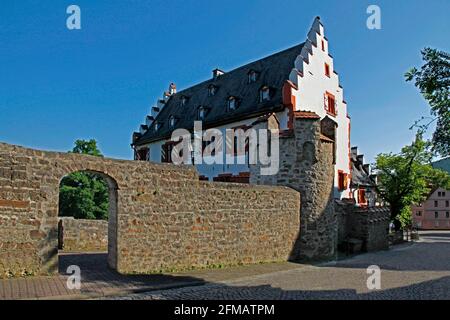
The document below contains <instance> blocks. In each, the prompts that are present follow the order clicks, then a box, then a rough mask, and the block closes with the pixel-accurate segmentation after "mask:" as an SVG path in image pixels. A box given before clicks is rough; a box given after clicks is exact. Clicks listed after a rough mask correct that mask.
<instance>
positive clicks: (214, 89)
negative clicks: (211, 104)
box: [208, 85, 217, 97]
mask: <svg viewBox="0 0 450 320" xmlns="http://www.w3.org/2000/svg"><path fill="white" fill-rule="evenodd" d="M216 92H217V87H216V86H214V85H210V86H209V87H208V96H210V97H212V96H213V95H215V94H216Z"/></svg>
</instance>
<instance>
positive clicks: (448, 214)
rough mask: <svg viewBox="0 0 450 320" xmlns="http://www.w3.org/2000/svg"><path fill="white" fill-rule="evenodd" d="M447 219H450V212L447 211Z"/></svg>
mask: <svg viewBox="0 0 450 320" xmlns="http://www.w3.org/2000/svg"><path fill="white" fill-rule="evenodd" d="M445 217H446V218H447V219H448V218H450V212H448V211H447V212H446V213H445Z"/></svg>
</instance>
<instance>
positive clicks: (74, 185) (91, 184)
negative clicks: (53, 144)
mask: <svg viewBox="0 0 450 320" xmlns="http://www.w3.org/2000/svg"><path fill="white" fill-rule="evenodd" d="M70 152H72V153H82V154H88V155H93V156H98V157H102V154H101V152H100V150H99V149H98V147H97V142H96V141H95V140H93V139H92V140H89V141H86V140H77V141H75V147H74V148H73V150H72V151H70ZM108 209H109V188H108V184H107V183H106V181H105V180H104V179H103V178H102V177H101V176H99V175H98V174H95V173H89V172H74V173H71V174H69V175H67V176H66V177H64V178H63V179H62V181H61V184H60V190H59V215H60V216H66V217H67V216H69V217H74V218H76V219H104V220H106V219H108Z"/></svg>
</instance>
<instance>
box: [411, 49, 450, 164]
mask: <svg viewBox="0 0 450 320" xmlns="http://www.w3.org/2000/svg"><path fill="white" fill-rule="evenodd" d="M422 59H423V60H424V65H423V66H422V67H421V68H420V70H418V69H417V68H412V69H411V70H410V71H408V72H407V73H406V74H405V77H406V81H414V84H415V86H416V87H417V88H419V90H420V92H421V93H422V95H423V97H424V98H425V99H426V100H427V101H428V103H429V105H430V107H431V114H432V115H433V116H434V119H432V121H429V122H428V123H425V124H423V123H422V124H420V123H421V121H422V120H424V118H422V119H421V120H419V121H417V122H416V123H415V125H414V126H418V127H419V130H420V131H421V132H424V131H426V130H427V129H428V127H429V125H430V124H431V123H432V122H434V121H437V122H436V130H435V132H434V133H433V139H432V142H433V149H434V151H435V152H437V153H439V154H440V155H441V156H443V157H446V156H449V155H450V97H449V91H450V90H449V88H450V54H449V53H447V52H444V51H438V50H436V49H431V48H425V49H423V50H422ZM418 124H419V125H418Z"/></svg>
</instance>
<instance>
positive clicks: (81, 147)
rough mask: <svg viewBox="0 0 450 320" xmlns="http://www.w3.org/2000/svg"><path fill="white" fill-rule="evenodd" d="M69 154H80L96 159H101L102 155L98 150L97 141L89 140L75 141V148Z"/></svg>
mask: <svg viewBox="0 0 450 320" xmlns="http://www.w3.org/2000/svg"><path fill="white" fill-rule="evenodd" d="M69 152H70V153H81V154H88V155H91V156H96V157H103V155H102V153H101V152H100V150H99V149H98V146H97V141H96V140H95V139H91V140H80V139H79V140H76V141H75V146H74V147H73V149H72V151H69Z"/></svg>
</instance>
